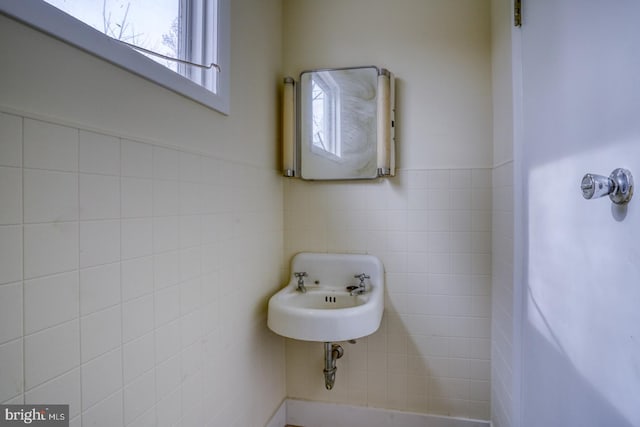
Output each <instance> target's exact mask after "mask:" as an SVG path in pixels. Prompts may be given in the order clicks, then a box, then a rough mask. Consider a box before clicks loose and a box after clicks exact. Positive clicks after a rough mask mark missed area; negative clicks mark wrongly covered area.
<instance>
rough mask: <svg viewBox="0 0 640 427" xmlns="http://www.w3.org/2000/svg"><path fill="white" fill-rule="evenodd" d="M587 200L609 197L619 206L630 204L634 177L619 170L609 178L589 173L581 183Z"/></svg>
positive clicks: (626, 171) (625, 171) (623, 170)
mask: <svg viewBox="0 0 640 427" xmlns="http://www.w3.org/2000/svg"><path fill="white" fill-rule="evenodd" d="M580 189H581V190H582V196H583V197H584V198H585V199H596V198H598V197H602V196H606V195H608V196H609V198H610V199H611V201H612V202H613V203H615V204H617V205H623V204H625V203H628V202H629V200H631V196H633V176H632V175H631V172H629V171H628V170H626V169H622V168H618V169H615V170H614V171H613V172H611V175H609V176H608V177H606V176H602V175H595V174H591V173H588V174H586V175H585V176H583V177H582V182H581V183H580Z"/></svg>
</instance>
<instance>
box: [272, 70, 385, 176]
mask: <svg viewBox="0 0 640 427" xmlns="http://www.w3.org/2000/svg"><path fill="white" fill-rule="evenodd" d="M394 83H395V82H394V77H393V74H392V73H390V72H389V71H388V70H386V69H383V68H378V67H375V66H366V67H352V68H333V69H319V70H310V71H303V72H302V73H301V74H300V79H299V83H298V84H296V82H295V81H294V79H293V78H291V77H286V78H285V79H284V90H283V103H282V105H283V111H282V144H283V146H282V153H283V174H284V176H287V177H300V178H302V179H305V180H345V179H375V178H378V177H385V176H394V175H395V118H394V115H395V90H394ZM297 86H298V87H297Z"/></svg>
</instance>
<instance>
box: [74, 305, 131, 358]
mask: <svg viewBox="0 0 640 427" xmlns="http://www.w3.org/2000/svg"><path fill="white" fill-rule="evenodd" d="M121 321H122V316H121V310H120V306H119V305H116V306H114V307H111V308H107V309H104V310H102V311H98V312H96V313H92V314H90V315H88V316H85V317H83V318H82V319H80V351H81V354H82V362H86V361H88V360H91V359H93V358H95V357H98V356H101V355H102V354H104V353H106V352H108V351H110V350H113V349H115V348H118V347H120V344H121V342H122V327H121Z"/></svg>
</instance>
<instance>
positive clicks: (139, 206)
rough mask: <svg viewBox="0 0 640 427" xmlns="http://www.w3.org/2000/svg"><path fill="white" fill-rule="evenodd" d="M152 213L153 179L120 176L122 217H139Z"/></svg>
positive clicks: (148, 215)
mask: <svg viewBox="0 0 640 427" xmlns="http://www.w3.org/2000/svg"><path fill="white" fill-rule="evenodd" d="M151 215H153V181H152V180H150V179H144V178H122V217H123V218H141V217H150V216H151Z"/></svg>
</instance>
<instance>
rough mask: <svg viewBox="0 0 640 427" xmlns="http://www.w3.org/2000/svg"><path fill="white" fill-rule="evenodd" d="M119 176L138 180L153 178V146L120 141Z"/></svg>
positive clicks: (125, 140)
mask: <svg viewBox="0 0 640 427" xmlns="http://www.w3.org/2000/svg"><path fill="white" fill-rule="evenodd" d="M120 157H121V163H120V164H121V171H122V172H121V174H122V176H132V177H138V178H153V146H152V145H149V144H145V143H142V142H136V141H130V140H127V139H123V140H122V145H121V156H120Z"/></svg>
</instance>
